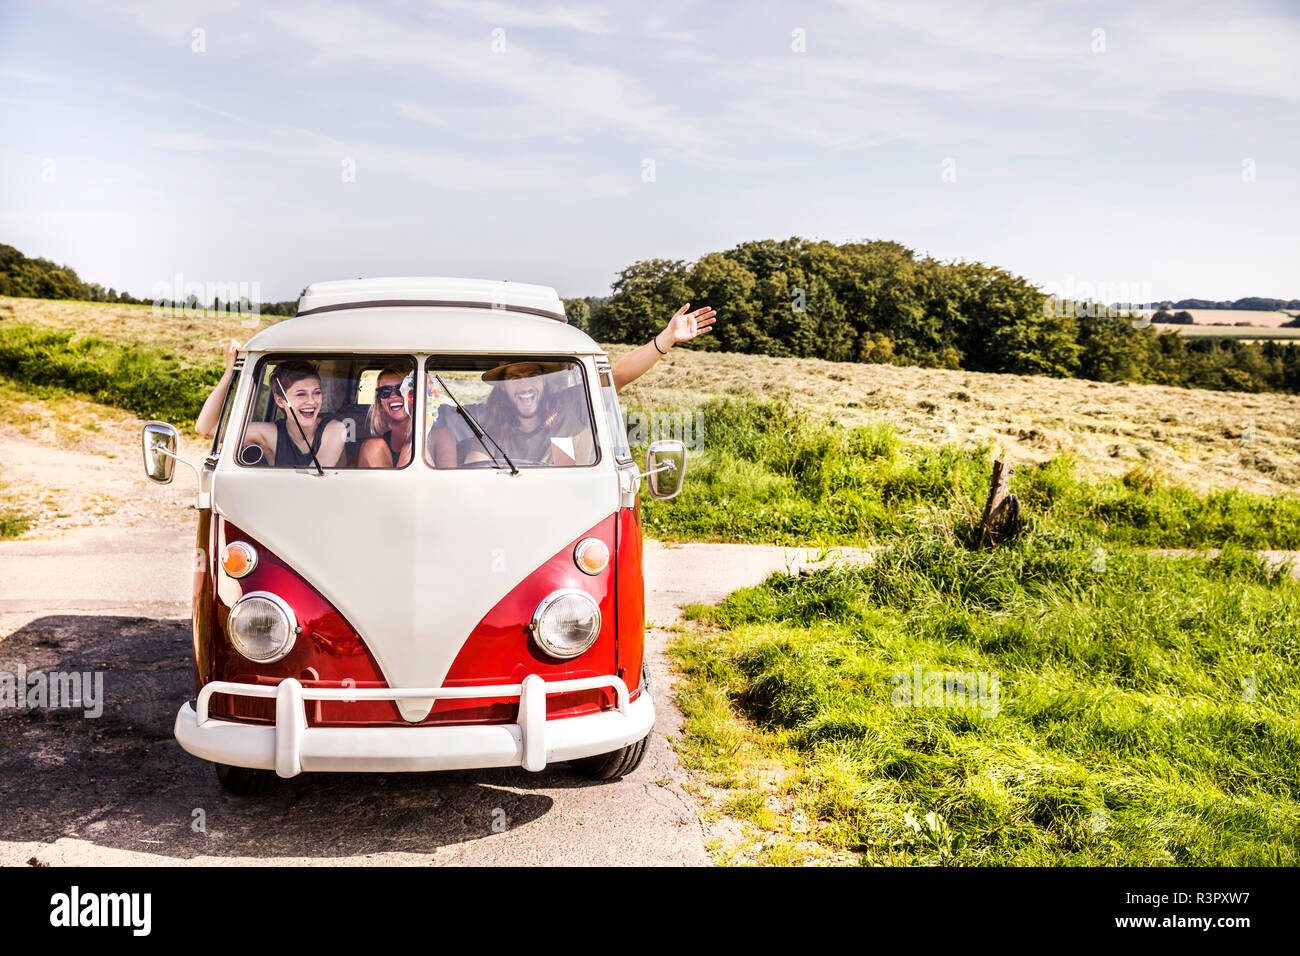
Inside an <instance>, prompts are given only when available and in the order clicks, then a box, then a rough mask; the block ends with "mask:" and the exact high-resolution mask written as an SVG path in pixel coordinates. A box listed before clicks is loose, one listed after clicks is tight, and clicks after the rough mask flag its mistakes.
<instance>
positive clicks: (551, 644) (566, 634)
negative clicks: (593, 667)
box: [531, 588, 600, 658]
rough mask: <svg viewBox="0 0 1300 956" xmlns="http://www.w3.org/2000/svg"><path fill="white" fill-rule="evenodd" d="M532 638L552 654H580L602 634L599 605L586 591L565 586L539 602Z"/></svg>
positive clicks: (566, 655)
mask: <svg viewBox="0 0 1300 956" xmlns="http://www.w3.org/2000/svg"><path fill="white" fill-rule="evenodd" d="M531 628H532V632H533V638H534V640H536V641H537V644H538V646H539V647H541V649H542V650H543V651H545V652H546V653H547V654H550V655H551V656H552V657H559V658H569V657H577V656H578V655H579V654H581V653H582V652H583V651H585V650H586V649H587V648H589V647H591V645H592V644H594V643H596V637H597V635H599V634H600V608H598V607H597V606H596V602H595V601H593V600H592V598H591V595H590V594H588V593H587V592H586V591H579V590H578V589H577V588H565V589H563V590H561V591H556V592H555V593H554V594H551V595H550V596H549V597H547V599H546V600H545V601H543V602H542V603H541V604H539V605H537V611H536V612H535V613H534V614H533V623H532V625H531Z"/></svg>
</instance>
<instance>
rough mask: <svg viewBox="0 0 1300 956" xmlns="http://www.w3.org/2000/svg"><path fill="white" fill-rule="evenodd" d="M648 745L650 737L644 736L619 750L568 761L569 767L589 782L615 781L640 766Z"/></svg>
mask: <svg viewBox="0 0 1300 956" xmlns="http://www.w3.org/2000/svg"><path fill="white" fill-rule="evenodd" d="M649 743H650V735H649V734H646V735H645V736H644V737H642V738H641V739H640V740H638V741H637V742H636V743H634V744H628V745H627V746H626V747H623V748H621V749H619V750H614V751H611V752H610V753H607V754H596V756H594V757H581V758H579V759H577V760H570V761H569V766H570V767H572V768H573V769H574V770H576V771H577V772H578V773H579V774H581V775H582V776H584V777H587V778H588V779H590V780H617V779H618V778H619V777H622V776H624V775H626V774H629V773H631V772H632V771H633V770H635V769H636V768H637V767H639V766H641V761H642V760H644V759H645V752H646V748H647V746H648V745H649Z"/></svg>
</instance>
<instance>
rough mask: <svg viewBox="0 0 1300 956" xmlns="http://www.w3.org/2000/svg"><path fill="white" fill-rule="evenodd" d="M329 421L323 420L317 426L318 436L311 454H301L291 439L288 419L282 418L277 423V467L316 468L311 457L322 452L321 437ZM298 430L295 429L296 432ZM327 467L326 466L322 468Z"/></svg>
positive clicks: (313, 442) (313, 440)
mask: <svg viewBox="0 0 1300 956" xmlns="http://www.w3.org/2000/svg"><path fill="white" fill-rule="evenodd" d="M326 424H328V419H322V420H321V421H320V422H319V423H318V424H317V425H316V436H315V437H314V438H313V439H312V443H311V452H310V453H308V452H301V451H299V450H298V446H297V445H295V444H294V443H293V440H292V439H291V438H290V437H289V428H288V419H285V418H282V419H280V420H279V421H278V422H276V423H275V467H276V468H314V467H316V466H315V465H313V464H312V463H311V456H312V455H313V454H316V453H318V452H319V451H320V440H321V436H323V435H324V434H325V426H326ZM297 430H298V429H297V428H296V427H295V428H294V431H297ZM321 467H322V468H323V467H325V466H324V465H322V466H321Z"/></svg>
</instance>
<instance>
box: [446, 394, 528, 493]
mask: <svg viewBox="0 0 1300 956" xmlns="http://www.w3.org/2000/svg"><path fill="white" fill-rule="evenodd" d="M433 378H434V381H436V382H437V383H438V384H439V385H441V386H442V390H443V391H444V392H446V393H447V396H448V397H449V398H450V399H451V400H452V401H453V402H455V403H456V408H457V409H458V410H459V411H460V413H461V414H462V415H464V416H465V421H466V422H468V423H469V427H470V428H471V429H473V431H474V435H475V437H476V438H478V441H479V444H480V445H482V446H483V450H484V451H485V452H487V453H488V457H489V458H491V459H492V461H493V463H494V464H495V463H496V460H497V456H496V455H494V454H492V449H491V448H489V447H488V445H487V443H488V442H489V441H490V442H492V444H494V445H496V446H497V451H499V452H501V457H502V458H504V459H505V460H506V464H507V465H509V466H510V474H512V475H517V474H519V469H518V468H516V467H515V463H514V462H513V461H511V460H510V456H509V455H507V454H506V450H505V449H504V448H502V447H501V443H500V442H498V441H497V440H496V439H495V438H493V437H492V436H491V435H489V434H488V433H487V432H485V431H484V430H483V426H482V425H480V424H479V423H478V422H477V421H475V420H474V416H473V415H471V414H470V413H469V409H468V408H466V407H465V406H464V405H462V404H461V403H460V399H459V398H457V397H456V395H455V393H454V392H452V390H451V389H449V388H448V387H447V383H446V382H444V381H443V380H442V376H441V375H435V376H434V377H433ZM497 467H498V468H500V467H501V466H500V465H497Z"/></svg>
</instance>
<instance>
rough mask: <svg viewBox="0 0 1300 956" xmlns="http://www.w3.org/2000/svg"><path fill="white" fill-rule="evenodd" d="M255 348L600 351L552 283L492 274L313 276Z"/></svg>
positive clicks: (251, 343)
mask: <svg viewBox="0 0 1300 956" xmlns="http://www.w3.org/2000/svg"><path fill="white" fill-rule="evenodd" d="M245 348H246V349H247V351H250V352H271V351H331V352H335V351H337V352H390V353H391V352H458V353H535V354H545V353H548V352H549V353H552V354H571V355H593V354H594V355H601V354H604V350H603V349H602V348H601V347H600V346H599V345H597V344H596V342H595V340H593V339H592V338H591V336H589V335H587V333H585V332H583V331H582V330H581V329H578V328H575V327H574V326H571V325H569V324H568V323H567V320H566V319H565V316H564V303H563V302H561V301H560V297H559V296H558V295H557V294H556V292H555V290H554V289H552V288H550V287H549V286H542V285H528V284H525V283H521V282H504V281H498V280H494V279H448V278H418V277H417V278H391V279H347V280H344V281H340V282H314V283H312V284H311V285H310V286H308V287H307V289H306V291H304V292H303V294H302V298H301V299H299V301H298V314H297V316H296V317H294V318H292V319H288V320H287V321H284V322H277V323H276V324H274V325H271V326H269V327H268V328H265V329H263V330H262V331H261V332H258V333H257V334H256V335H255V336H253V338H252V339H250V340H249V342H248V344H247V345H246V346H245Z"/></svg>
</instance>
